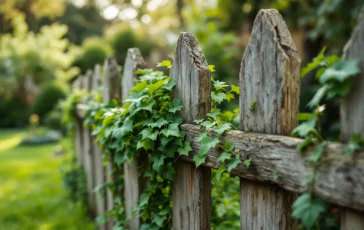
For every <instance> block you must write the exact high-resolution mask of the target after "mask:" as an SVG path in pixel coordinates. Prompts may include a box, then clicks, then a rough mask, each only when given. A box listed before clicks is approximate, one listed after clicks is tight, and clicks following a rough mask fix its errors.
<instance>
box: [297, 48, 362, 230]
mask: <svg viewBox="0 0 364 230" xmlns="http://www.w3.org/2000/svg"><path fill="white" fill-rule="evenodd" d="M324 52H325V49H323V50H322V51H321V52H320V53H319V55H318V56H317V57H316V58H315V59H314V60H313V61H312V62H311V63H309V64H308V65H307V66H306V67H304V68H303V69H302V71H301V76H302V77H304V76H305V75H306V74H308V73H309V72H311V71H314V70H316V79H317V80H318V81H319V84H320V88H319V89H318V90H317V92H316V93H315V95H314V96H313V98H312V99H311V101H310V102H309V103H308V105H307V106H308V107H309V108H310V109H312V113H300V114H299V115H298V120H300V121H302V122H301V124H300V125H299V126H298V127H296V128H295V129H294V130H293V132H292V135H293V136H299V137H302V138H304V141H303V142H302V143H301V144H300V145H299V146H298V147H297V148H298V150H299V151H300V152H303V151H304V150H306V149H307V148H308V147H310V146H314V147H313V150H312V152H311V154H310V157H309V162H308V165H309V166H310V167H312V168H313V174H312V175H311V176H310V177H309V178H307V179H306V180H305V181H303V184H308V185H309V188H310V189H309V191H308V192H307V193H304V194H302V195H301V196H300V197H298V199H297V200H296V201H295V203H294V204H293V206H292V208H293V211H292V216H293V217H295V218H298V219H300V224H301V225H302V226H303V227H304V228H306V229H311V228H312V227H313V226H316V227H317V229H320V224H321V225H323V226H325V227H326V228H330V227H331V228H335V226H337V221H336V218H337V216H334V215H333V214H337V208H333V209H332V212H331V213H328V212H327V210H328V208H329V207H330V205H329V204H327V203H326V202H325V201H323V200H321V199H320V198H317V197H315V194H314V187H315V174H316V172H317V170H318V168H319V166H320V164H321V163H322V162H323V161H325V159H326V158H327V156H324V155H323V153H324V149H325V144H326V143H325V140H324V137H323V135H322V132H321V125H320V118H321V117H322V116H323V114H324V113H325V105H324V102H325V101H328V100H337V99H339V98H341V97H343V96H345V95H347V94H348V93H349V92H350V89H351V86H352V81H351V78H352V77H353V76H355V75H356V74H358V73H359V68H358V63H357V61H355V60H341V59H340V58H339V57H337V56H336V55H331V56H325V55H324ZM363 143H364V141H363V140H360V138H359V137H358V135H355V134H354V135H353V138H352V140H351V141H350V143H349V144H348V145H347V146H346V147H345V154H352V153H353V152H354V151H356V150H358V149H359V148H360V145H363ZM330 157H334V156H332V155H330ZM323 214H325V215H323ZM326 228H324V229H326Z"/></svg>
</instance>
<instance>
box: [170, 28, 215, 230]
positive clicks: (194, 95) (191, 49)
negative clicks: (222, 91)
mask: <svg viewBox="0 0 364 230" xmlns="http://www.w3.org/2000/svg"><path fill="white" fill-rule="evenodd" d="M171 77H172V78H174V79H176V88H175V92H174V97H175V98H178V99H181V104H182V105H183V106H184V109H183V110H182V111H181V115H182V116H183V118H184V119H185V122H186V123H192V122H193V120H194V119H198V118H203V117H205V115H206V114H207V113H208V112H209V111H210V107H211V99H210V94H211V73H210V70H209V68H208V65H207V62H206V60H205V57H204V55H203V53H202V51H201V48H200V47H199V45H198V42H197V40H196V38H195V37H194V36H193V34H192V33H181V35H180V36H179V38H178V43H177V48H176V51H175V54H174V60H173V66H172V70H171ZM174 167H175V170H176V176H175V179H174V182H173V192H172V193H173V229H206V230H208V229H210V228H211V226H210V224H211V223H210V222H211V169H209V168H205V167H202V166H200V167H199V168H197V169H196V166H195V165H194V164H191V163H187V162H184V161H181V160H177V161H176V163H175V164H174Z"/></svg>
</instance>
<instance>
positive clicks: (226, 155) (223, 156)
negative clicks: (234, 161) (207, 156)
mask: <svg viewBox="0 0 364 230" xmlns="http://www.w3.org/2000/svg"><path fill="white" fill-rule="evenodd" d="M230 159H231V153H228V152H223V153H221V155H220V156H219V158H218V159H217V161H216V162H221V163H225V161H226V160H230Z"/></svg>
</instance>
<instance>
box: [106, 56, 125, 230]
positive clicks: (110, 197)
mask: <svg viewBox="0 0 364 230" xmlns="http://www.w3.org/2000/svg"><path fill="white" fill-rule="evenodd" d="M112 99H116V100H117V101H121V77H120V73H119V68H118V65H117V63H116V61H115V59H114V58H113V57H108V58H106V60H105V64H104V78H103V97H102V100H103V102H104V103H107V102H108V101H110V100H112ZM110 158H111V159H109V161H108V163H107V165H106V181H107V182H108V183H110V182H112V181H113V180H114V179H117V178H116V177H118V176H120V175H121V174H119V175H118V172H119V171H118V170H117V169H116V168H114V170H113V155H112V154H111V156H110ZM117 194H118V193H117V191H115V192H114V194H113V193H112V192H111V191H110V189H107V191H106V207H107V210H112V209H113V207H114V205H113V204H114V197H115V196H116V195H117ZM119 194H120V192H119ZM113 226H114V223H113V221H112V220H110V221H108V222H107V226H106V227H107V229H108V230H111V229H113Z"/></svg>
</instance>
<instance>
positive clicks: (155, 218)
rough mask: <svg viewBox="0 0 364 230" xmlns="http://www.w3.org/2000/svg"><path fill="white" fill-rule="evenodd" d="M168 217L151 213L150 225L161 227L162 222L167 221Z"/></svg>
mask: <svg viewBox="0 0 364 230" xmlns="http://www.w3.org/2000/svg"><path fill="white" fill-rule="evenodd" d="M167 217H168V215H159V214H156V213H153V215H152V223H155V224H156V225H157V226H158V227H162V225H163V222H164V221H165V220H167Z"/></svg>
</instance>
